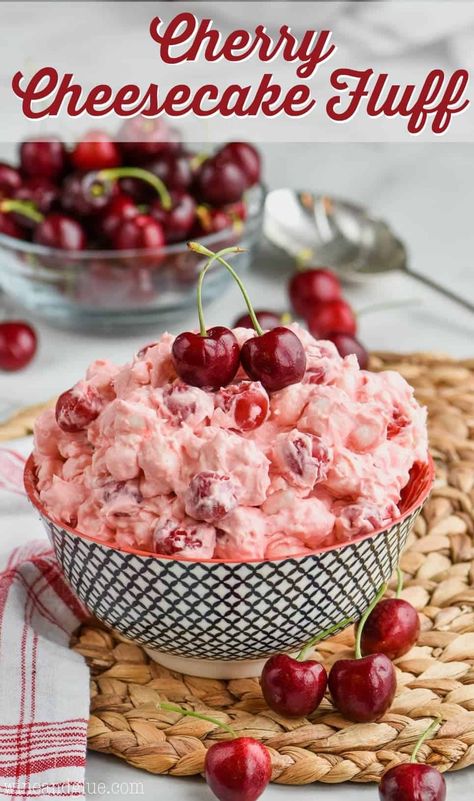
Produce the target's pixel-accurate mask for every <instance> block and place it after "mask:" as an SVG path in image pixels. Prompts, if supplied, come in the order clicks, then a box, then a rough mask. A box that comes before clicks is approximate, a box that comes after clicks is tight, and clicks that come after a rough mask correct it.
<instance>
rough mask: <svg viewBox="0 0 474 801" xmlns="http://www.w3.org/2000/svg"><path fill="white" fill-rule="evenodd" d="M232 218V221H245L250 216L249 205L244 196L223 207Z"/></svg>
mask: <svg viewBox="0 0 474 801" xmlns="http://www.w3.org/2000/svg"><path fill="white" fill-rule="evenodd" d="M222 210H223V211H225V213H226V214H227V215H228V216H229V217H230V218H231V220H232V222H234V223H235V222H245V220H246V219H247V217H248V214H249V210H248V206H247V204H246V202H245V200H244V199H243V198H241V199H240V200H236V202H235V203H228V204H227V206H224V208H223V209H222Z"/></svg>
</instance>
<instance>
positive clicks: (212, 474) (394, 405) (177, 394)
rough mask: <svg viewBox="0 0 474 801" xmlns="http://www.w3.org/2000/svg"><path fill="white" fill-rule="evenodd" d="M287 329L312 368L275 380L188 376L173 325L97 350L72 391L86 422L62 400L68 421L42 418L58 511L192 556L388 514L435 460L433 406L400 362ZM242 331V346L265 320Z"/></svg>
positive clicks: (342, 530) (115, 534)
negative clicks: (378, 360)
mask: <svg viewBox="0 0 474 801" xmlns="http://www.w3.org/2000/svg"><path fill="white" fill-rule="evenodd" d="M288 327H289V328H291V329H292V330H293V331H294V332H295V333H296V334H297V335H298V337H299V338H300V340H301V342H302V343H303V346H304V350H305V353H306V361H307V368H306V374H305V376H304V378H303V380H302V381H301V382H300V383H298V384H292V385H291V386H288V387H286V388H285V389H282V390H279V391H277V392H274V393H272V394H269V393H268V392H267V391H266V390H265V389H264V387H263V386H262V385H261V384H260V383H259V382H256V381H250V380H249V379H248V377H247V376H246V375H245V374H244V372H243V370H242V369H240V370H239V372H238V373H237V375H236V377H235V379H234V381H233V382H232V383H231V384H229V385H228V386H226V387H223V388H222V389H220V390H217V391H206V390H204V389H200V388H198V387H193V386H188V385H186V384H184V383H183V382H182V381H181V380H180V379H179V378H177V376H176V372H175V369H174V366H173V361H172V356H171V347H172V344H173V339H174V338H173V337H172V336H171V335H170V334H164V335H163V336H162V337H161V339H160V340H159V341H158V342H157V343H155V344H152V345H150V346H148V347H146V348H143V349H142V350H141V351H140V352H139V353H138V354H137V355H136V356H135V358H134V359H133V361H132V362H131V363H130V364H127V365H125V366H123V367H116V366H114V365H112V364H110V363H109V362H105V361H96V362H94V363H93V364H92V365H91V366H90V367H89V369H88V371H87V374H86V377H85V379H84V380H82V381H79V382H78V384H76V386H75V387H74V388H73V390H72V393H73V397H74V401H75V403H74V404H73V406H74V420H72V421H71V420H70V419H69V416H68V407H67V404H66V405H64V404H63V407H62V418H60V420H59V422H60V423H61V427H60V425H58V422H57V421H56V418H55V412H54V410H52V409H49V410H47V411H45V412H43V413H42V414H41V415H40V417H39V418H38V419H37V422H36V425H35V448H34V460H35V465H36V470H37V486H38V491H39V494H40V497H41V500H42V502H43V504H44V506H45V508H46V511H47V513H48V514H49V515H50V516H51V517H52V518H53V519H55V520H56V521H59V522H64V523H66V524H68V525H70V526H73V527H75V528H77V530H78V531H79V532H82V533H84V534H86V535H90V536H93V537H95V538H97V539H99V540H102V541H104V542H106V543H109V544H111V545H116V546H118V547H123V546H125V547H131V548H136V549H139V550H142V551H149V552H152V553H156V554H162V555H167V556H174V557H177V558H180V557H181V558H193V559H211V558H214V559H223V560H238V559H244V560H245V559H249V560H250V559H263V558H269V559H272V558H280V557H285V556H289V555H291V554H304V553H306V552H308V553H309V552H311V551H313V550H315V549H317V548H320V547H324V546H331V545H333V544H337V543H339V542H343V541H348V540H351V539H352V538H354V537H356V536H357V535H359V534H366V533H370V532H372V531H375V530H376V529H379V528H380V527H382V526H388V525H389V524H390V523H391V521H392V520H394V519H395V518H396V517H397V516H398V515H399V509H398V504H399V502H400V493H401V491H402V489H403V487H404V486H405V485H406V484H407V482H408V480H409V473H410V469H411V467H412V466H413V464H414V463H415V462H425V461H426V460H427V433H426V413H425V410H424V409H423V408H421V407H420V406H419V405H418V403H417V402H416V400H415V399H414V397H413V390H412V389H411V387H410V386H409V385H408V384H407V382H406V381H405V380H404V379H403V378H402V377H401V376H400V375H399V374H398V373H395V372H391V371H386V372H381V373H372V372H368V371H365V370H360V369H359V365H358V362H357V359H356V358H355V356H347V357H346V358H341V357H340V356H339V354H338V352H337V350H336V348H335V346H334V345H333V344H332V343H330V342H327V341H321V340H318V341H316V340H315V339H313V337H312V336H311V335H310V334H308V333H307V332H306V331H305V330H304V329H303V328H301V327H300V326H298V325H297V324H292V325H290V326H288ZM234 334H235V336H236V337H237V339H238V341H239V344H240V345H242V344H243V343H244V342H245V341H246V340H247V339H248V338H250V337H252V336H254V335H255V332H253V331H251V330H250V329H246V328H237V329H234ZM81 409H82V410H83V412H84V414H83V419H82V420H79V423H78V415H79V416H80V412H81ZM92 418H94V419H92ZM78 424H79V425H80V426H81V427H82V428H81V430H79V431H77V430H71V429H74V428H77V426H78ZM64 429H66V430H64ZM67 429H70V430H69V431H68V430H67Z"/></svg>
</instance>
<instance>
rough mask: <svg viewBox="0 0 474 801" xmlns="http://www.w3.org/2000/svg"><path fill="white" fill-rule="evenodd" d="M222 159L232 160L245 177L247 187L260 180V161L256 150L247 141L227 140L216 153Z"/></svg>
mask: <svg viewBox="0 0 474 801" xmlns="http://www.w3.org/2000/svg"><path fill="white" fill-rule="evenodd" d="M216 155H217V156H218V157H219V158H221V159H223V160H228V161H231V162H233V163H234V164H236V165H237V167H239V169H240V170H241V171H242V172H243V174H244V175H245V178H246V184H247V188H248V187H250V186H253V185H254V184H257V183H258V182H259V180H260V173H261V163H260V155H259V153H258V150H256V148H254V147H253V145H250V144H249V143H248V142H228V144H227V145H224V147H222V148H221V149H220V150H219V151H218V153H217V154H216Z"/></svg>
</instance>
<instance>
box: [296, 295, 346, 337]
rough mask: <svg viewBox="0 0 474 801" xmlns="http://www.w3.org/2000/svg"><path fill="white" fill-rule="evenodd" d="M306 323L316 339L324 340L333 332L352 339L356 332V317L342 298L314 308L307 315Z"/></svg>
mask: <svg viewBox="0 0 474 801" xmlns="http://www.w3.org/2000/svg"><path fill="white" fill-rule="evenodd" d="M307 321H308V328H309V330H310V331H311V333H312V335H313V336H314V337H316V338H317V339H325V338H326V337H327V336H328V335H329V334H334V333H335V332H337V333H338V334H348V336H351V337H353V336H354V335H355V333H356V331H357V320H356V316H355V314H354V312H353V311H352V308H351V307H350V306H349V304H348V303H347V302H346V301H345V300H343V299H342V298H336V299H335V300H330V301H328V302H327V303H320V304H319V305H318V306H315V308H314V309H313V310H312V311H311V313H310V314H308V316H307Z"/></svg>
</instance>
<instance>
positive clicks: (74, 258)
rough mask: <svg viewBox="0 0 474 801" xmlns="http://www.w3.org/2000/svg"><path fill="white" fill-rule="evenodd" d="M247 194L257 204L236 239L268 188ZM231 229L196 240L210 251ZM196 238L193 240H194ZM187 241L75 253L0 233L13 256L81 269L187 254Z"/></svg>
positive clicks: (257, 212) (251, 219)
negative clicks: (109, 262) (39, 258)
mask: <svg viewBox="0 0 474 801" xmlns="http://www.w3.org/2000/svg"><path fill="white" fill-rule="evenodd" d="M247 192H249V193H253V195H254V196H255V200H256V202H258V207H256V208H255V209H254V210H253V212H252V213H251V214H249V216H248V217H247V219H246V220H244V221H243V228H242V231H241V233H240V234H239V238H242V237H243V236H245V233H246V230H247V228H248V226H249V223H252V222H254V221H255V220H258V219H259V218H261V217H263V212H264V207H265V198H266V196H267V194H268V190H267V187H266V185H265V183H263V182H262V181H260V182H259V183H258V184H255V185H254V186H251V187H250V188H249V189H248V190H247ZM230 230H231V228H223V229H222V230H221V231H216V232H215V233H213V234H207V235H206V236H200V237H198V239H199V242H200V243H202V244H203V245H205V246H206V247H209V249H210V250H212V249H213V248H212V247H211V246H212V244H213V243H215V242H219V241H220V240H221V239H222V238H224V237H226V236H228V235H229V231H230ZM194 238H196V237H194ZM188 241H189V239H185V240H183V241H182V242H174V243H172V244H169V245H163V247H161V248H131V249H128V250H107V249H105V248H99V249H98V250H95V249H94V250H77V251H70V250H61V249H60V248H50V247H47V246H46V245H37V244H35V243H34V242H27V241H26V240H24V239H16V238H15V237H13V236H8V234H2V233H0V248H8V250H9V251H12V252H15V253H23V254H27V255H30V254H31V255H37V256H49V257H53V256H54V257H55V258H57V259H66V260H67V262H68V267H72V266H77V267H81V266H82V265H83V264H84V262H88V261H89V260H94V259H104V260H106V259H115V260H117V259H127V258H128V259H130V258H137V257H139V256H142V257H143V256H148V257H151V256H160V257H161V258H164V257H166V256H169V255H173V254H176V253H186V252H187V251H188V248H187V242H188ZM45 268H46V269H56V268H55V267H48V265H43V269H45Z"/></svg>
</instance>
